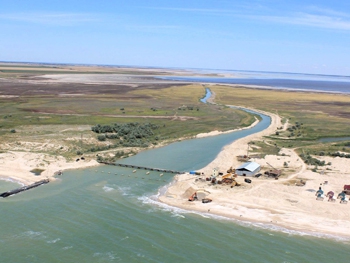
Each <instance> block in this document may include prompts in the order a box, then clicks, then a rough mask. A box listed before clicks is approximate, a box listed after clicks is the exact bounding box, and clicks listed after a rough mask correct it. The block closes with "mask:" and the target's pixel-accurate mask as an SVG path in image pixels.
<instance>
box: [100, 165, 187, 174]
mask: <svg viewBox="0 0 350 263" xmlns="http://www.w3.org/2000/svg"><path fill="white" fill-rule="evenodd" d="M100 163H103V164H106V165H113V166H120V167H127V168H133V169H144V170H148V171H156V172H162V173H173V174H183V173H184V172H180V171H174V170H168V169H161V168H150V167H144V166H138V165H132V164H123V163H109V162H100Z"/></svg>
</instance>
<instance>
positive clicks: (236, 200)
mask: <svg viewBox="0 0 350 263" xmlns="http://www.w3.org/2000/svg"><path fill="white" fill-rule="evenodd" d="M256 111H257V112H261V113H263V114H265V115H269V116H270V117H271V124H270V125H269V127H268V128H267V129H265V130H263V131H261V132H258V133H255V134H252V135H249V136H246V137H244V138H240V139H238V140H236V141H234V142H233V143H231V144H230V145H227V146H225V147H224V148H223V149H222V151H221V152H220V153H219V154H218V155H217V156H216V158H215V159H214V160H213V161H212V162H211V163H209V164H208V165H207V166H205V167H203V168H202V169H199V170H198V171H199V172H200V173H204V177H203V175H200V176H195V175H190V174H182V175H176V177H175V178H174V181H173V182H172V183H171V184H170V185H169V187H168V188H167V189H166V190H165V192H164V193H162V194H160V195H159V197H158V201H159V202H161V203H164V204H167V205H170V206H172V207H178V208H181V209H184V210H187V211H196V212H200V213H206V214H213V215H219V216H223V217H225V218H228V219H234V220H237V221H239V222H249V223H252V224H263V225H271V226H272V228H273V227H277V228H282V229H287V230H293V231H298V232H299V231H300V232H302V233H305V234H308V235H313V236H326V237H341V238H345V239H349V240H350V230H349V229H350V221H349V220H348V218H350V209H348V206H349V204H339V199H337V200H336V202H335V203H332V202H327V198H325V200H324V201H317V200H316V198H315V192H314V191H316V190H317V189H318V187H319V185H320V182H325V181H327V182H329V183H327V185H322V187H323V189H324V190H325V193H327V191H330V190H332V191H334V192H335V193H336V194H337V193H339V192H340V191H341V190H342V187H343V185H344V184H346V182H348V181H349V182H350V175H349V174H350V168H346V167H350V165H349V164H350V163H349V161H348V160H346V159H343V160H341V159H339V158H331V157H324V159H325V160H327V161H328V160H331V162H332V163H334V164H333V165H332V168H333V169H339V167H341V168H342V169H340V170H337V171H335V172H333V173H331V172H329V173H328V174H317V173H314V172H312V171H311V169H307V168H308V167H307V166H306V165H305V164H304V163H303V162H302V161H301V160H300V158H299V156H298V155H297V154H296V153H295V152H294V150H293V149H281V152H283V153H284V154H285V155H284V156H282V155H278V156H272V155H267V156H266V157H265V158H264V159H258V158H256V159H254V160H252V161H255V162H258V163H259V164H260V165H261V166H262V167H268V165H267V164H271V163H272V164H273V166H274V167H277V168H278V169H279V168H283V165H282V164H283V162H289V165H290V166H293V169H295V172H294V173H292V174H290V175H288V176H287V177H284V178H280V179H279V180H272V179H266V178H254V177H253V178H251V180H252V183H251V184H247V183H245V182H244V178H245V177H243V176H238V177H237V179H236V181H237V182H239V183H241V185H242V186H240V187H234V188H230V187H229V186H223V185H212V184H210V182H206V181H205V176H208V175H210V174H211V172H212V171H213V169H214V168H215V167H219V168H220V169H221V171H224V172H226V169H228V168H229V167H230V166H231V165H232V167H237V165H240V164H242V163H240V162H239V161H237V160H236V158H235V156H237V155H241V154H245V152H246V147H245V145H247V143H248V142H250V141H253V140H260V141H261V140H264V139H263V137H264V136H267V135H270V134H272V133H273V132H275V131H276V130H277V127H281V126H283V125H282V124H281V118H280V117H279V116H278V115H277V114H273V113H267V112H263V111H259V110H256ZM216 134H219V132H217V133H216ZM330 175H337V176H338V178H332V177H331V176H330ZM262 177H263V176H262ZM301 178H302V179H305V180H307V184H306V186H302V187H300V186H296V185H295V184H292V183H291V182H292V180H296V179H298V180H300V179H301ZM203 190H204V191H206V192H208V193H209V194H207V195H206V197H207V198H210V199H212V200H213V201H212V202H211V203H207V204H203V203H202V202H200V201H194V202H189V201H188V198H189V196H190V195H191V194H192V193H194V192H196V191H203Z"/></svg>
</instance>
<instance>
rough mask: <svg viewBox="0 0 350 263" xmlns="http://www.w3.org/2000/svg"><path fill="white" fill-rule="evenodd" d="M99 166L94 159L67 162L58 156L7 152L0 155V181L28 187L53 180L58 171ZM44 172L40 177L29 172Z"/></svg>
mask: <svg viewBox="0 0 350 263" xmlns="http://www.w3.org/2000/svg"><path fill="white" fill-rule="evenodd" d="M96 165H99V163H98V162H97V161H96V160H94V159H85V160H81V159H80V160H79V161H74V162H68V161H67V160H66V159H65V158H63V157H60V156H52V155H48V154H42V153H40V154H39V153H31V152H19V151H9V152H6V153H0V179H2V180H11V181H14V182H18V183H20V184H24V185H28V184H32V183H34V182H37V181H39V180H42V179H47V178H48V179H50V181H52V180H55V174H56V173H57V172H58V171H61V172H64V171H65V170H68V169H81V168H86V167H91V166H96ZM36 168H37V169H38V168H39V169H41V170H44V171H43V172H42V173H41V174H40V175H35V174H34V173H33V172H31V170H33V169H36Z"/></svg>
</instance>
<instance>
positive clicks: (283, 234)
mask: <svg viewBox="0 0 350 263" xmlns="http://www.w3.org/2000/svg"><path fill="white" fill-rule="evenodd" d="M269 123H270V119H269V118H268V117H266V116H262V121H261V122H260V123H259V124H258V125H257V126H255V127H254V128H252V129H250V130H244V131H240V132H236V133H230V134H224V135H220V136H215V137H208V138H203V139H195V140H188V141H182V142H177V143H173V144H171V145H168V146H166V147H163V148H159V149H154V150H149V151H145V152H142V153H140V154H138V155H136V156H133V157H131V158H128V159H125V160H124V163H131V164H135V165H144V166H150V167H158V168H167V169H174V170H180V171H190V170H195V169H198V168H202V167H203V166H205V165H206V164H208V163H209V162H210V161H211V160H213V159H214V158H215V156H216V155H217V154H218V152H219V151H220V149H221V148H222V147H223V146H224V145H226V144H228V143H230V142H232V141H233V140H235V139H237V138H240V137H243V136H247V135H249V134H251V133H255V132H257V131H260V130H262V129H264V128H266V127H267V126H268V125H269ZM228 166H229V164H228ZM172 178H173V175H172V174H164V175H163V176H160V174H159V172H151V173H150V174H146V171H145V170H138V171H137V172H135V173H133V172H132V169H128V168H121V167H112V166H100V167H95V168H91V169H82V170H73V171H65V172H64V174H63V175H62V176H61V177H60V178H59V180H57V181H55V182H52V183H50V184H47V185H44V186H40V187H38V188H36V189H33V190H30V191H27V192H24V193H21V194H18V195H15V196H12V197H9V198H5V199H0V211H1V217H0V225H1V230H0V246H1V253H0V262H11V263H12V262H14V263H15V262H18V263H23V262H250V263H252V262H281V263H283V262H330V261H331V262H348V260H349V258H350V241H349V240H342V239H337V238H335V237H334V238H329V237H328V238H325V237H323V236H321V235H318V234H315V235H314V236H310V235H304V234H303V233H298V232H293V231H288V230H286V229H276V228H275V227H273V226H269V225H260V224H249V223H241V222H239V221H235V220H229V219H227V218H223V217H218V216H213V215H209V214H200V213H195V212H191V211H184V210H181V209H177V208H173V207H169V206H167V205H164V204H161V203H159V202H157V194H158V192H159V189H161V188H162V187H164V186H166V185H168V184H169V183H171V181H172ZM0 186H1V188H0V189H4V187H5V186H6V187H8V186H12V183H10V182H1V183H0ZM346 208H347V207H346Z"/></svg>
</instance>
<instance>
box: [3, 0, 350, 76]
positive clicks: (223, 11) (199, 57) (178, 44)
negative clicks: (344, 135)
mask: <svg viewBox="0 0 350 263" xmlns="http://www.w3.org/2000/svg"><path fill="white" fill-rule="evenodd" d="M0 60H2V61H31V62H54V63H84V64H86V63H88V64H112V65H139V66H161V67H185V68H188V67H194V68H218V69H237V70H264V71H289V72H304V73H325V74H340V75H350V1H345V0H331V1H330V0H327V1H325V0H317V1H316V0H315V1H311V0H302V1H301V0H300V1H299V0H288V1H283V0H260V1H259V0H253V1H235V0H231V1H230V0H174V1H167V0H108V1H107V0H98V1H97V0H94V1H90V0H84V1H82V0H58V1H56V0H52V1H43V0H38V1H36V0H26V1H24V0H21V1H18V0H11V1H10V0H0Z"/></svg>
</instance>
